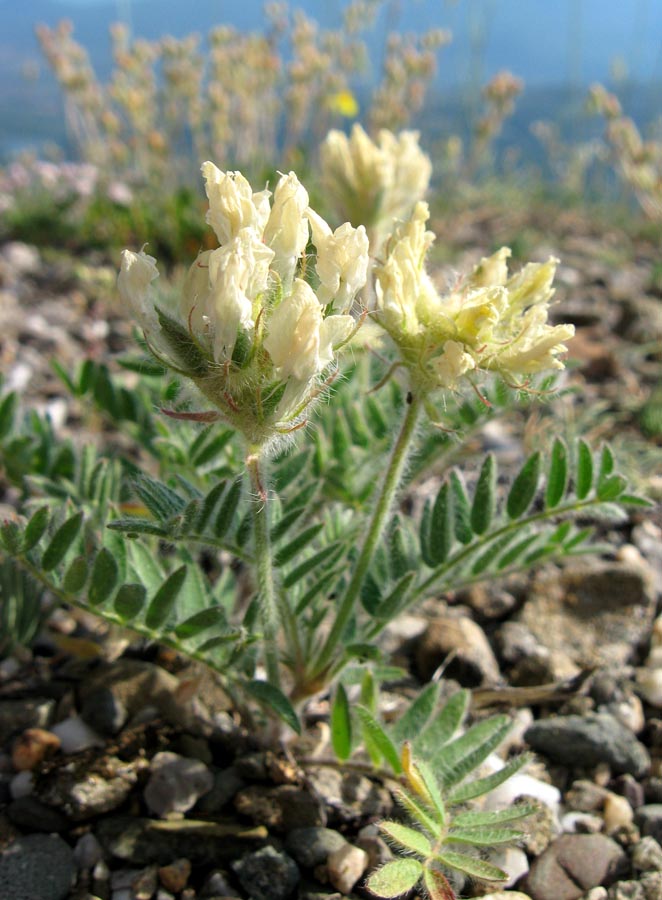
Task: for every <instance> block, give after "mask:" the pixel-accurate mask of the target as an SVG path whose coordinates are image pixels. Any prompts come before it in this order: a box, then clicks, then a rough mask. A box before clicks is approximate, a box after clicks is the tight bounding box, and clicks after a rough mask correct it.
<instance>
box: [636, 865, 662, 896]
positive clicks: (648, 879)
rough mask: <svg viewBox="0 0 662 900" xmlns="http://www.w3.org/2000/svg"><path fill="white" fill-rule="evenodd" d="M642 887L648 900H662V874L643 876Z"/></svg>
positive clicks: (650, 873)
mask: <svg viewBox="0 0 662 900" xmlns="http://www.w3.org/2000/svg"><path fill="white" fill-rule="evenodd" d="M641 885H642V887H643V889H644V895H645V897H646V900H660V897H662V872H646V874H645V875H642V876H641Z"/></svg>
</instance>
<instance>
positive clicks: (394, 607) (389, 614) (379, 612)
mask: <svg viewBox="0 0 662 900" xmlns="http://www.w3.org/2000/svg"><path fill="white" fill-rule="evenodd" d="M415 578H416V573H415V572H407V574H406V575H403V576H402V578H401V579H400V580H399V581H398V583H397V584H396V585H395V587H393V589H392V590H391V591H390V592H389V593H388V594H387V595H386V597H384V599H383V600H380V602H379V604H378V606H377V608H376V609H375V610H374V612H373V615H375V616H376V617H377V618H378V619H388V620H390V619H392V618H393V617H394V616H395V615H396V614H397V613H398V612H400V610H401V608H402V607H403V606H405V605H406V599H407V594H408V592H409V588H410V587H411V585H412V583H413V581H414V580H415Z"/></svg>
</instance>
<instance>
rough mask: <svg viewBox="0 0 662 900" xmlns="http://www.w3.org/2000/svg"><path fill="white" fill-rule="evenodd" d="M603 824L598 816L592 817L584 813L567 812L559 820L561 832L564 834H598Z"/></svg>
mask: <svg viewBox="0 0 662 900" xmlns="http://www.w3.org/2000/svg"><path fill="white" fill-rule="evenodd" d="M604 824H605V823H604V820H603V819H601V818H600V816H592V815H591V814H590V813H586V812H568V813H566V814H565V815H564V816H563V817H562V818H561V831H562V832H563V833H564V834H598V832H600V831H602V829H603V827H604Z"/></svg>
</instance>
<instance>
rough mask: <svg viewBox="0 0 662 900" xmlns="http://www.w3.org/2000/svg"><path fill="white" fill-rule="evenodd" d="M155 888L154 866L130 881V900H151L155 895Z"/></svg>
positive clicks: (155, 875) (155, 874) (155, 873)
mask: <svg viewBox="0 0 662 900" xmlns="http://www.w3.org/2000/svg"><path fill="white" fill-rule="evenodd" d="M156 888H157V870H156V866H150V867H149V868H148V869H145V870H144V871H142V872H140V873H139V874H138V875H136V876H135V877H134V878H133V880H132V881H131V891H132V895H131V900H151V898H152V897H153V896H154V894H155V893H156Z"/></svg>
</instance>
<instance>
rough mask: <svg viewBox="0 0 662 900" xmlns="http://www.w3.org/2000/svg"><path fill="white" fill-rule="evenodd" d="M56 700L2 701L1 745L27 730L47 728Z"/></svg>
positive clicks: (0, 709) (0, 714) (0, 702)
mask: <svg viewBox="0 0 662 900" xmlns="http://www.w3.org/2000/svg"><path fill="white" fill-rule="evenodd" d="M54 714H55V700H29V699H26V700H0V745H4V744H6V743H7V741H8V740H9V739H10V738H11V737H12V735H14V734H17V733H19V732H21V731H25V729H26V728H47V727H48V726H49V724H50V722H51V720H52V718H53V715H54Z"/></svg>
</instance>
